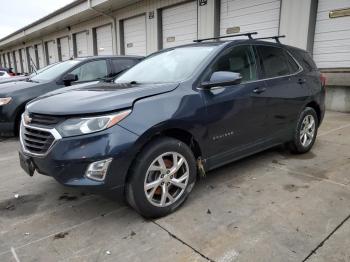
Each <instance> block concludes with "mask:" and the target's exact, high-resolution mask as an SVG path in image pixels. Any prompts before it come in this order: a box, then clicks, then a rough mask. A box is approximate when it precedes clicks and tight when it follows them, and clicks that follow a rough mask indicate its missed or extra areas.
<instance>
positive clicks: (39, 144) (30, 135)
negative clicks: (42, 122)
mask: <svg viewBox="0 0 350 262" xmlns="http://www.w3.org/2000/svg"><path fill="white" fill-rule="evenodd" d="M21 140H22V143H23V147H24V148H25V149H26V150H27V151H28V152H29V153H33V154H38V155H44V154H46V153H47V151H48V150H49V149H50V148H51V146H52V144H53V143H54V142H55V137H54V136H53V135H52V134H51V133H50V132H49V131H43V130H38V129H35V128H31V127H28V126H22V131H21Z"/></svg>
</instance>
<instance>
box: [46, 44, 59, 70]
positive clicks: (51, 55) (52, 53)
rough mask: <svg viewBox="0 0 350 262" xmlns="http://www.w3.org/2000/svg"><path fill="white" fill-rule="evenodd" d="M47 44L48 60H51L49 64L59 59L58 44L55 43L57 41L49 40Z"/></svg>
mask: <svg viewBox="0 0 350 262" xmlns="http://www.w3.org/2000/svg"><path fill="white" fill-rule="evenodd" d="M46 46H47V56H48V59H47V61H48V62H49V65H51V64H53V63H55V62H57V59H56V48H55V47H56V45H55V42H54V41H49V42H47V44H46Z"/></svg>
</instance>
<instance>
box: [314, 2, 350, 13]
mask: <svg viewBox="0 0 350 262" xmlns="http://www.w3.org/2000/svg"><path fill="white" fill-rule="evenodd" d="M342 8H349V0H335V1H334V0H332V1H329V0H319V1H318V11H319V12H322V11H330V10H334V9H342Z"/></svg>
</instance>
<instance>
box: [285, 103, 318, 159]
mask: <svg viewBox="0 0 350 262" xmlns="http://www.w3.org/2000/svg"><path fill="white" fill-rule="evenodd" d="M318 124H319V121H318V117H317V114H316V111H315V110H314V109H313V108H311V107H306V108H305V109H304V110H303V111H302V112H301V114H300V116H299V119H298V121H297V125H296V128H295V130H294V135H293V141H291V142H290V143H289V148H290V150H291V152H292V153H295V154H303V153H307V152H309V151H310V150H311V148H312V146H313V145H314V143H315V140H316V136H317V131H318Z"/></svg>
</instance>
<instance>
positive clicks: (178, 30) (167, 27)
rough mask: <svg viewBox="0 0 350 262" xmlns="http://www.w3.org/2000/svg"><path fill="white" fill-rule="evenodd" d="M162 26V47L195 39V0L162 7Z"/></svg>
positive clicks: (190, 41) (186, 42)
mask: <svg viewBox="0 0 350 262" xmlns="http://www.w3.org/2000/svg"><path fill="white" fill-rule="evenodd" d="M162 26H163V31H162V34H163V48H168V47H173V46H178V45H183V44H188V43H192V42H193V40H195V39H197V2H196V1H192V2H189V3H186V4H181V5H177V6H174V7H170V8H166V9H164V10H163V12H162Z"/></svg>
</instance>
